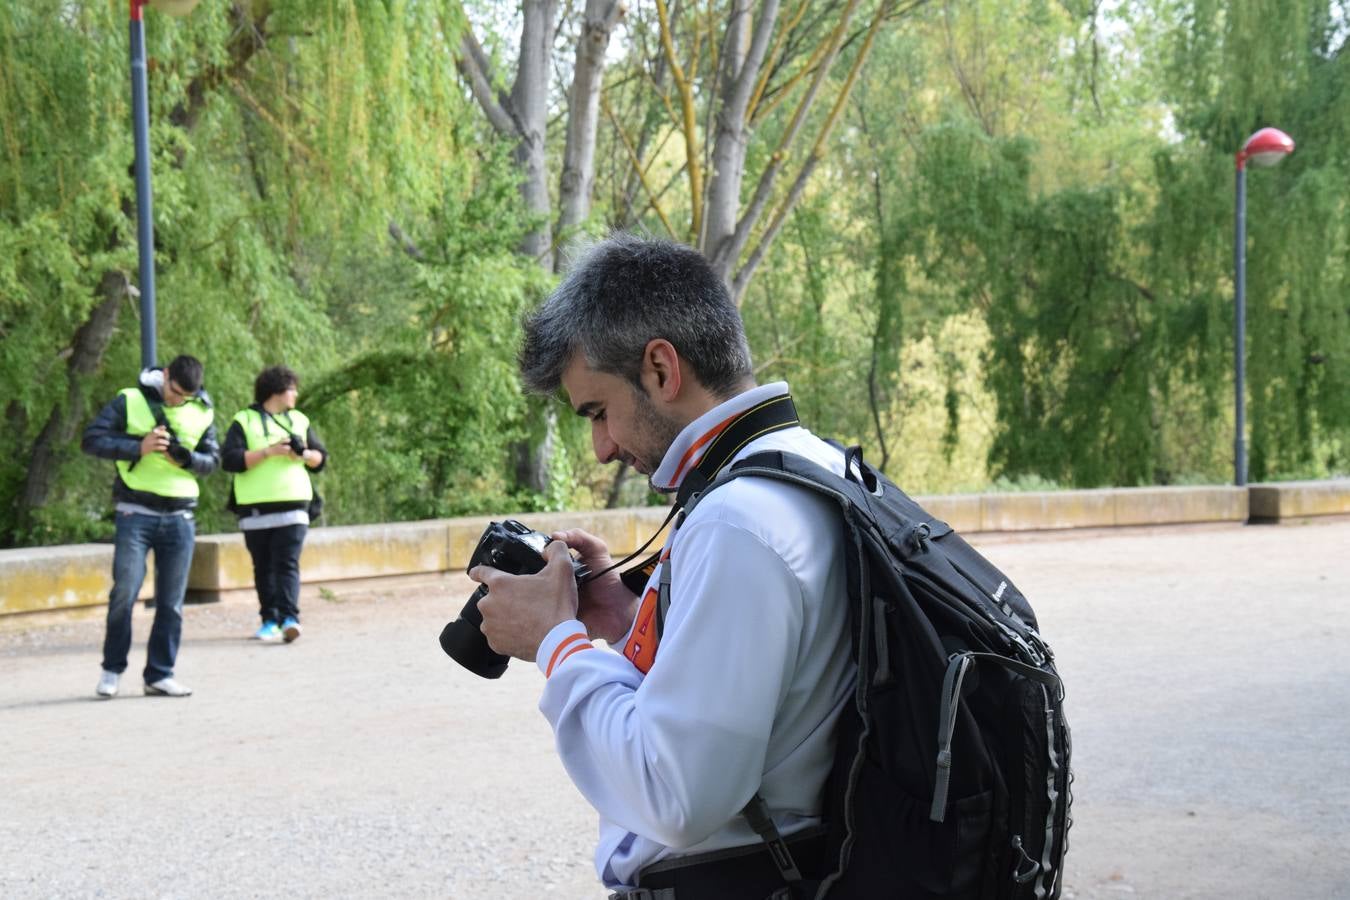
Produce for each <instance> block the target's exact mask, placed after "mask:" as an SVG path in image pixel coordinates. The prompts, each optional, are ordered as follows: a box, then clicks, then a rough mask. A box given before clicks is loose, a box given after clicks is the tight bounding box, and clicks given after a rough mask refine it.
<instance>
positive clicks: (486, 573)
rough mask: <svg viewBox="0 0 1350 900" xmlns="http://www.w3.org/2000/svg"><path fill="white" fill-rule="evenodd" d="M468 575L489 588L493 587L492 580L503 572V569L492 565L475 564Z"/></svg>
mask: <svg viewBox="0 0 1350 900" xmlns="http://www.w3.org/2000/svg"><path fill="white" fill-rule="evenodd" d="M467 574H468V576H469V577H470V578H472V579H473V580H474V581H476V582H478V583H479V584H486V585H487V586H488V589H489V590H491V589H492V582H493V581H495V580H496V577H497V576H498V575H501V574H502V570H501V569H494V568H492V566H474V567H473V568H472V569H470V570H469V571H468V573H467Z"/></svg>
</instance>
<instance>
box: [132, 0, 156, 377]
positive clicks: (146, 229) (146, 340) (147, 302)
mask: <svg viewBox="0 0 1350 900" xmlns="http://www.w3.org/2000/svg"><path fill="white" fill-rule="evenodd" d="M141 11H142V6H141V3H140V2H138V0H132V2H131V128H132V132H133V134H134V136H135V143H136V245H137V249H138V250H139V251H140V292H141V367H142V368H145V369H149V368H152V367H154V366H156V365H158V360H157V359H156V353H155V224H154V209H153V200H152V198H151V196H150V102H149V98H148V95H147V92H146V87H145V23H144V21H142V19H141Z"/></svg>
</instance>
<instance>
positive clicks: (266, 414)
mask: <svg viewBox="0 0 1350 900" xmlns="http://www.w3.org/2000/svg"><path fill="white" fill-rule="evenodd" d="M253 408H254V409H256V410H257V411H258V415H259V417H261V418H262V426H263V437H266V436H267V420H268V419H271V420H272V424H273V425H276V426H277V427H278V428H280V429H281V430H282V431H284V432H286V433H287V434H288V435H290V436H291V437H298V436H299V435H297V434H296V433H295V432H294V431H291V430H290V429H289V428H287V427H286V426H285V425H282V424H281V420H280V419H278V418H277V417H276V416H274V415H272V414H271V413H270V412H268V411H267V410H265V409H263V405H262V404H261V403H255V404H253ZM287 418H290V417H289V416H287Z"/></svg>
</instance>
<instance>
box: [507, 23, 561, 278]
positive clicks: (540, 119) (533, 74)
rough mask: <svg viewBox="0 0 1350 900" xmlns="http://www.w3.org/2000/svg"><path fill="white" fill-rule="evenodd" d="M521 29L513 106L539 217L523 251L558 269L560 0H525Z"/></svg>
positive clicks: (519, 159)
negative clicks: (553, 66)
mask: <svg viewBox="0 0 1350 900" xmlns="http://www.w3.org/2000/svg"><path fill="white" fill-rule="evenodd" d="M523 12H524V24H523V26H522V27H521V32H520V61H519V65H518V67H517V69H516V80H515V83H514V84H513V85H512V87H511V108H512V111H513V112H514V113H515V120H516V125H517V127H518V128H519V135H518V137H519V143H517V144H516V152H515V158H516V164H517V165H518V166H519V167H520V172H521V176H522V180H521V184H520V194H521V196H522V197H523V198H524V200H525V207H526V208H527V209H528V210H529V211H530V212H531V213H532V214H533V215H535V216H536V217H537V222H538V224H537V225H536V226H535V228H534V230H532V231H530V232H529V233H528V234H527V235H525V237H524V239H522V241H521V244H520V252H521V253H523V254H525V255H526V256H528V257H530V258H531V259H534V260H537V261H538V262H539V264H540V265H541V266H543V267H544V269H545V270H547V271H549V272H552V271H553V227H552V224H551V219H552V218H553V216H552V210H553V204H552V201H551V200H550V199H549V195H548V159H547V157H546V155H545V151H546V149H547V147H546V146H545V137H546V131H547V129H548V88H549V50H550V49H551V45H552V42H553V22H554V20H555V19H556V18H557V14H558V4H557V2H556V0H525V4H524V9H523Z"/></svg>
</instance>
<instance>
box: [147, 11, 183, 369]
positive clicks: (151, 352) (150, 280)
mask: <svg viewBox="0 0 1350 900" xmlns="http://www.w3.org/2000/svg"><path fill="white" fill-rule="evenodd" d="M147 4H148V5H150V6H153V7H154V8H155V9H157V10H159V11H160V12H162V13H166V14H168V15H171V16H185V15H187V14H188V13H190V12H192V8H193V7H194V6H196V5H197V0H131V131H132V135H133V137H134V139H135V144H136V246H137V249H138V251H139V253H140V296H141V368H143V369H149V368H151V367H153V366H154V365H156V362H157V361H156V359H155V225H154V211H153V209H152V206H153V200H152V198H151V196H150V103H149V99H148V95H147V93H146V87H145V22H144V21H142V19H141V12H142V10H143V9H144V8H145V6H146V5H147Z"/></svg>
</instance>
